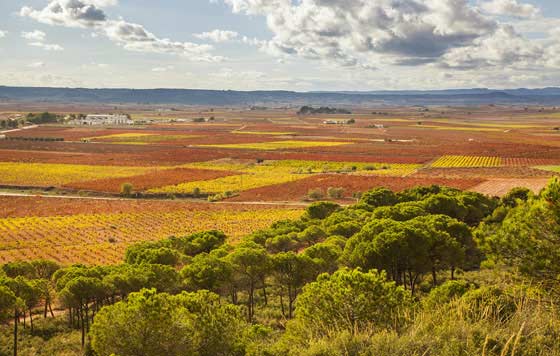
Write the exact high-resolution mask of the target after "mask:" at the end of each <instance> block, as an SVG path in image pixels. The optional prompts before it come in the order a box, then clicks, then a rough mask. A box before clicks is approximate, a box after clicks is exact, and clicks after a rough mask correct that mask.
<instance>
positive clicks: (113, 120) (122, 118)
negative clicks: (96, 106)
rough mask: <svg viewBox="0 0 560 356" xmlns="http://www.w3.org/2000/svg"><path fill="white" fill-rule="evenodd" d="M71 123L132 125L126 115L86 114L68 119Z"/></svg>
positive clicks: (132, 122)
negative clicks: (82, 116)
mask: <svg viewBox="0 0 560 356" xmlns="http://www.w3.org/2000/svg"><path fill="white" fill-rule="evenodd" d="M70 124H72V125H85V126H97V125H134V121H132V120H131V119H130V118H129V117H128V116H126V115H120V114H117V115H113V114H109V115H105V114H104V115H98V114H95V115H87V116H86V117H84V118H79V119H75V120H72V121H70Z"/></svg>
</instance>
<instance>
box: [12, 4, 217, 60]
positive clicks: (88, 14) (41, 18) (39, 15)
mask: <svg viewBox="0 0 560 356" xmlns="http://www.w3.org/2000/svg"><path fill="white" fill-rule="evenodd" d="M114 4H116V1H107V0H104V1H100V0H51V1H50V2H49V4H48V5H47V6H46V7H45V8H43V9H41V10H36V9H34V8H31V7H28V6H25V7H23V8H22V9H21V10H20V15H21V16H24V17H30V18H32V19H34V20H36V21H38V22H40V23H45V24H49V25H56V26H65V27H71V28H87V29H92V30H93V31H95V32H97V33H98V34H102V35H105V36H106V37H108V38H109V39H110V40H111V41H113V42H115V43H117V44H118V45H120V46H121V47H123V48H124V49H126V50H129V51H137V52H152V53H169V54H176V55H181V56H183V57H185V58H187V59H189V60H192V61H205V62H217V61H221V60H223V59H224V58H223V57H220V56H215V55H212V54H211V51H212V50H213V47H212V46H210V45H199V44H195V43H190V42H178V41H172V40H170V39H167V38H159V37H157V36H156V35H154V34H153V33H151V32H149V31H148V30H146V29H145V28H144V26H142V25H140V24H135V23H130V22H126V21H125V20H123V19H120V20H110V19H108V17H107V15H106V13H105V12H104V11H103V10H102V9H101V7H99V6H101V5H102V6H108V5H114Z"/></svg>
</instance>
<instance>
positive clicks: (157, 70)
mask: <svg viewBox="0 0 560 356" xmlns="http://www.w3.org/2000/svg"><path fill="white" fill-rule="evenodd" d="M174 69H175V67H174V66H165V67H155V68H152V72H158V73H163V72H169V71H172V70H174Z"/></svg>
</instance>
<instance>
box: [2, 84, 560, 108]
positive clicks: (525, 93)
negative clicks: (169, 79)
mask: <svg viewBox="0 0 560 356" xmlns="http://www.w3.org/2000/svg"><path fill="white" fill-rule="evenodd" d="M10 101H14V102H49V103H84V104H93V103H100V104H101V103H104V104H113V103H114V104H117V103H122V104H147V105H149V104H152V105H164V104H175V105H211V106H258V105H261V106H265V105H266V106H272V105H284V106H285V105H290V106H302V105H317V106H329V105H332V106H334V105H339V106H340V105H342V106H344V105H348V106H357V105H360V106H378V105H411V106H412V105H480V104H515V105H560V88H543V89H513V90H493V89H484V88H481V89H454V90H427V91H418V90H411V91H368V92H293V91H233V90H194V89H85V88H39V87H7V86H0V102H10Z"/></svg>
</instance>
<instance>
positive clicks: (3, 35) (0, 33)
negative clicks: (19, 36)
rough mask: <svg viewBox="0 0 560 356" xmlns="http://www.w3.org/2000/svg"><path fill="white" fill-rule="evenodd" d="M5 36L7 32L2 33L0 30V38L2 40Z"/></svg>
mask: <svg viewBox="0 0 560 356" xmlns="http://www.w3.org/2000/svg"><path fill="white" fill-rule="evenodd" d="M7 35H8V32H7V31H2V30H0V38H4V37H6V36H7Z"/></svg>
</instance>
